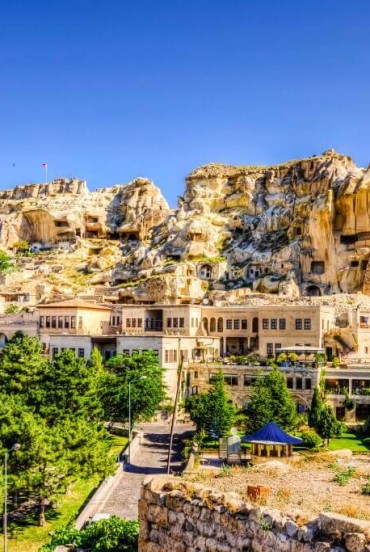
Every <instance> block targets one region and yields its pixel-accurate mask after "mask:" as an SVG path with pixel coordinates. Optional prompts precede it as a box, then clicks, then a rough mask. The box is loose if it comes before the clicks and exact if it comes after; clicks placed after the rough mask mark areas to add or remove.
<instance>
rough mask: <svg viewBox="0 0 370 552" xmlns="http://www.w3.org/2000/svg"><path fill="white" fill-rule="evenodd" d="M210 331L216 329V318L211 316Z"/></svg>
mask: <svg viewBox="0 0 370 552" xmlns="http://www.w3.org/2000/svg"><path fill="white" fill-rule="evenodd" d="M210 331H211V332H215V331H216V318H211V324H210Z"/></svg>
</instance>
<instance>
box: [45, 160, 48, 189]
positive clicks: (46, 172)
mask: <svg viewBox="0 0 370 552" xmlns="http://www.w3.org/2000/svg"><path fill="white" fill-rule="evenodd" d="M47 183H48V166H47V164H46V165H45V184H47Z"/></svg>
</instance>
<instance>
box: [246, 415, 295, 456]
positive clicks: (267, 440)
mask: <svg viewBox="0 0 370 552" xmlns="http://www.w3.org/2000/svg"><path fill="white" fill-rule="evenodd" d="M242 440H243V441H244V442H246V443H252V454H253V455H254V456H278V457H280V456H291V455H292V452H293V449H292V447H293V445H301V444H302V443H303V441H302V439H299V438H298V437H293V435H289V434H288V433H285V431H283V430H282V429H281V428H280V427H279V426H278V425H277V424H275V423H274V422H269V423H268V424H266V425H265V426H263V427H262V428H261V429H259V430H258V431H256V432H255V433H252V434H251V435H246V436H245V437H243V439H242Z"/></svg>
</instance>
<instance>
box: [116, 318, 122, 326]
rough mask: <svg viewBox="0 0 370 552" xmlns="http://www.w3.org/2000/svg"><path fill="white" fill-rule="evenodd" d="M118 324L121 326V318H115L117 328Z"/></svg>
mask: <svg viewBox="0 0 370 552" xmlns="http://www.w3.org/2000/svg"><path fill="white" fill-rule="evenodd" d="M120 324H121V317H120V316H117V326H119V325H120Z"/></svg>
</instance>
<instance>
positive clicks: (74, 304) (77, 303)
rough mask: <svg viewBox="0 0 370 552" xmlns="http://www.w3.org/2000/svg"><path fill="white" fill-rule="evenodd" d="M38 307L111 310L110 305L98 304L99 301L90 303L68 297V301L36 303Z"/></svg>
mask: <svg viewBox="0 0 370 552" xmlns="http://www.w3.org/2000/svg"><path fill="white" fill-rule="evenodd" d="M36 308H38V309H47V308H53V309H54V308H69V309H94V310H109V311H110V310H111V308H110V307H106V306H105V305H98V304H97V303H89V302H88V301H82V300H81V299H67V300H66V301H57V302H56V303H45V304H38V305H36Z"/></svg>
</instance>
